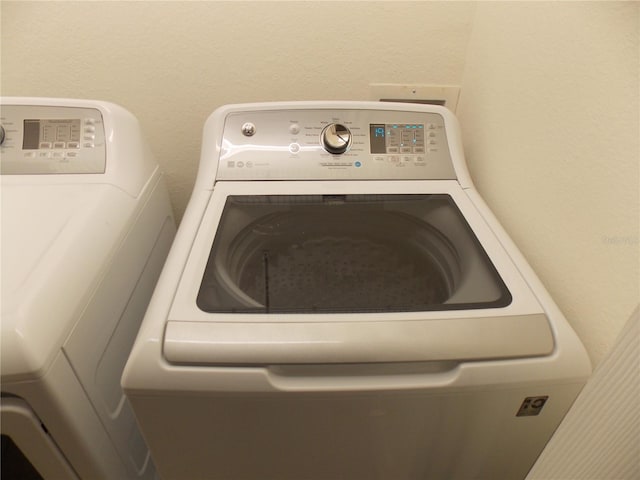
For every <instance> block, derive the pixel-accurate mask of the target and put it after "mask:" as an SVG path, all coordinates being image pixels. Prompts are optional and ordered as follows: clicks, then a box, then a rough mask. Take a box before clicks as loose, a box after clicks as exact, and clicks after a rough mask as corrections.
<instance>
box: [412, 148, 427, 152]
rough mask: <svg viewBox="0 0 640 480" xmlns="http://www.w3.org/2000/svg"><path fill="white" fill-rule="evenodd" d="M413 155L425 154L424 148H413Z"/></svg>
mask: <svg viewBox="0 0 640 480" xmlns="http://www.w3.org/2000/svg"><path fill="white" fill-rule="evenodd" d="M413 153H424V147H413Z"/></svg>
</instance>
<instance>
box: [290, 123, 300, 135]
mask: <svg viewBox="0 0 640 480" xmlns="http://www.w3.org/2000/svg"><path fill="white" fill-rule="evenodd" d="M289 132H290V133H291V135H297V134H299V133H300V125H298V124H297V123H294V124H291V125H289Z"/></svg>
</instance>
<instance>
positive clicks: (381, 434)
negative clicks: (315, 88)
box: [123, 102, 590, 480]
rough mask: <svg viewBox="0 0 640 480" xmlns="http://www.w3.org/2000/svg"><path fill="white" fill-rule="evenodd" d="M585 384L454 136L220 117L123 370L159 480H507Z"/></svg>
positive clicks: (278, 109) (442, 119)
mask: <svg viewBox="0 0 640 480" xmlns="http://www.w3.org/2000/svg"><path fill="white" fill-rule="evenodd" d="M589 373H590V363H589V360H588V357H587V354H586V352H585V350H584V347H583V346H582V344H581V343H580V340H579V339H578V338H577V336H576V335H575V333H574V332H573V330H572V329H571V327H570V326H569V324H568V323H567V321H566V320H565V318H564V317H563V316H562V314H561V313H560V311H559V310H558V308H557V307H556V306H555V304H554V303H553V301H552V300H551V298H550V297H549V295H548V294H547V292H546V291H545V289H544V287H543V286H542V285H541V283H540V281H539V280H538V279H537V277H536V276H535V274H534V273H533V272H532V270H531V269H530V267H529V266H528V265H527V263H526V261H525V260H524V258H523V257H522V255H521V254H520V253H519V251H518V250H517V248H516V247H515V246H514V244H513V243H512V242H511V240H510V239H509V237H508V236H507V234H506V233H505V232H504V230H503V229H502V228H501V227H500V225H499V224H498V222H497V220H496V219H495V217H494V216H493V215H492V214H491V212H490V211H489V209H488V208H487V206H486V205H485V203H484V202H483V201H482V199H481V198H480V197H479V195H478V193H477V192H476V190H475V189H474V187H473V185H472V183H471V180H470V178H469V175H468V173H467V169H466V166H465V161H464V157H463V151H462V146H461V140H460V131H459V127H458V124H457V121H456V119H455V117H454V115H453V114H452V113H451V112H450V111H449V110H447V109H446V108H443V107H438V106H422V105H407V104H394V103H360V102H290V103H271V104H249V105H235V106H227V107H222V108H220V109H218V110H217V111H216V112H214V113H213V114H212V115H211V116H210V118H209V119H208V120H207V122H206V124H205V127H204V138H203V145H202V157H201V160H200V170H199V172H198V178H197V181H196V185H195V188H194V191H193V195H192V198H191V200H190V203H189V206H188V208H187V212H186V214H185V217H184V220H183V222H182V224H181V226H180V229H179V231H178V234H177V237H176V241H175V243H174V245H173V247H172V250H171V253H170V255H169V258H168V260H167V263H166V265H165V268H164V270H163V273H162V275H161V278H160V280H159V282H158V286H157V288H156V291H155V293H154V296H153V298H152V301H151V303H150V306H149V309H148V311H147V314H146V316H145V319H144V321H143V324H142V327H141V330H140V334H139V336H138V338H137V340H136V343H135V345H134V347H133V350H132V353H131V356H130V358H129V361H128V363H127V366H126V367H125V371H124V375H123V386H124V389H125V392H126V394H127V396H128V398H129V399H130V401H131V404H132V406H133V409H134V411H135V414H136V417H137V418H138V421H139V424H140V426H141V429H142V432H143V435H144V436H145V438H146V440H147V443H148V444H149V447H150V449H151V453H152V457H153V458H154V460H155V462H156V466H157V468H158V472H159V474H160V476H161V477H162V478H164V479H172V478H175V479H179V478H215V479H218V478H219V479H243V480H246V479H279V480H282V479H302V478H304V479H322V480H327V479H351V480H353V479H362V480H365V479H366V480H371V479H396V480H399V479H443V478H448V479H470V478H500V479H521V478H524V477H525V475H526V473H527V471H528V470H529V468H530V467H531V465H532V464H533V462H534V461H535V459H536V457H537V456H538V454H539V453H540V451H541V450H542V448H543V447H544V445H545V443H546V442H547V440H548V439H549V438H550V436H551V435H552V433H553V431H554V430H555V428H556V427H557V425H558V424H559V422H560V421H561V420H562V418H563V416H564V415H565V413H566V412H567V410H568V409H569V407H570V406H571V404H572V402H573V400H574V399H575V397H576V395H577V394H578V392H579V391H580V389H581V388H582V386H583V384H584V382H585V380H586V378H587V376H588V375H589Z"/></svg>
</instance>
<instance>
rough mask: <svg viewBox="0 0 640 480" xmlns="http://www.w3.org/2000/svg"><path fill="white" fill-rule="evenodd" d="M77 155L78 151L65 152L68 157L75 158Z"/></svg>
mask: <svg viewBox="0 0 640 480" xmlns="http://www.w3.org/2000/svg"><path fill="white" fill-rule="evenodd" d="M78 155H79V154H78V152H67V157H68V158H77V157H78Z"/></svg>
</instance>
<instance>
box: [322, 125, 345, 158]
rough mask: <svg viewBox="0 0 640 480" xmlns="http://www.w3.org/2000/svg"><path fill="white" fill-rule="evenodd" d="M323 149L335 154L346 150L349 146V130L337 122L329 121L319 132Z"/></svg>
mask: <svg viewBox="0 0 640 480" xmlns="http://www.w3.org/2000/svg"><path fill="white" fill-rule="evenodd" d="M320 140H321V143H322V146H323V147H324V149H325V150H326V151H327V152H329V153H333V154H336V155H339V154H341V153H344V152H346V151H347V150H349V147H350V146H351V140H352V138H351V131H350V130H349V129H348V128H347V127H345V126H344V125H341V124H339V123H330V124H329V125H327V126H326V127H325V128H324V130H322V133H321V134H320Z"/></svg>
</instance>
